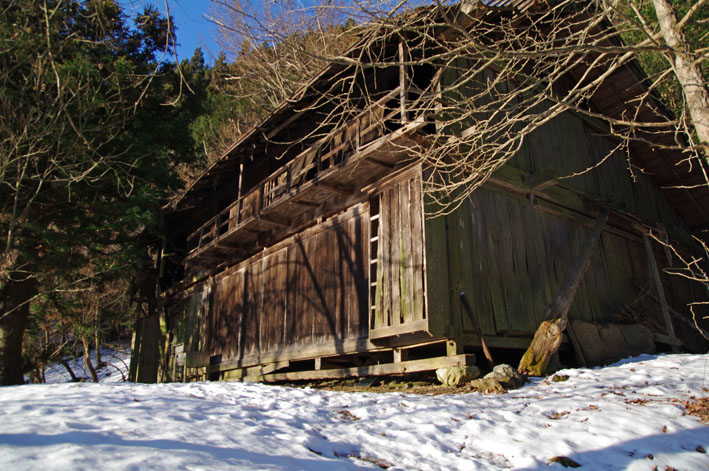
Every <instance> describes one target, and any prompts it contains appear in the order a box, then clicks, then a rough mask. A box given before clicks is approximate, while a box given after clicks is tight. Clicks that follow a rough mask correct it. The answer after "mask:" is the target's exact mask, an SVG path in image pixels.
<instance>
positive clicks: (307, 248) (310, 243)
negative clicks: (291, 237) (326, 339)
mask: <svg viewBox="0 0 709 471" xmlns="http://www.w3.org/2000/svg"><path fill="white" fill-rule="evenodd" d="M315 242H316V240H315V237H307V238H305V239H303V248H304V250H303V258H302V260H301V272H300V277H301V281H300V284H301V286H302V288H301V306H300V309H299V313H298V315H299V317H300V342H301V343H302V344H303V345H306V344H309V343H311V342H312V341H313V329H314V318H315V309H318V308H320V304H319V302H318V299H317V294H316V290H315V279H314V267H316V266H317V258H316V254H317V246H316V243H315Z"/></svg>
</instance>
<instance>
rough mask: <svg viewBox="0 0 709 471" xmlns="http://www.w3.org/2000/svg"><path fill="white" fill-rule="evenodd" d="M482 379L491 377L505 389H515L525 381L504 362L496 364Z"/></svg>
mask: <svg viewBox="0 0 709 471" xmlns="http://www.w3.org/2000/svg"><path fill="white" fill-rule="evenodd" d="M483 379H493V380H495V381H497V382H498V383H500V385H501V386H502V387H503V388H505V389H516V388H518V387H520V386H522V385H523V384H524V383H525V382H526V381H527V380H526V378H525V377H524V376H522V375H521V374H519V372H518V371H517V370H516V369H514V368H513V367H512V366H510V365H507V364H505V363H502V364H500V365H496V366H495V367H494V368H493V369H492V371H491V372H490V373H488V374H486V375H485V378H483Z"/></svg>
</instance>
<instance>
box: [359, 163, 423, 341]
mask: <svg viewBox="0 0 709 471" xmlns="http://www.w3.org/2000/svg"><path fill="white" fill-rule="evenodd" d="M416 170H417V172H416V173H415V174H414V176H412V177H408V176H407V178H404V179H403V180H401V181H399V182H395V183H392V184H391V185H389V186H388V187H387V188H386V189H385V190H384V191H382V192H381V193H379V194H378V195H377V196H375V198H378V199H379V201H378V207H379V214H378V223H377V227H378V231H377V237H378V243H377V247H378V250H377V256H376V259H375V260H376V265H377V266H376V286H375V289H374V293H373V295H374V299H373V300H372V301H373V311H372V318H371V328H372V331H371V333H370V337H371V338H378V337H385V336H390V335H400V334H404V333H411V332H416V331H422V330H426V328H427V324H426V321H425V319H426V307H425V293H424V270H423V267H424V232H423V220H424V219H423V199H422V186H421V175H420V169H416Z"/></svg>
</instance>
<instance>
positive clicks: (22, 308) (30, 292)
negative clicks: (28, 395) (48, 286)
mask: <svg viewBox="0 0 709 471" xmlns="http://www.w3.org/2000/svg"><path fill="white" fill-rule="evenodd" d="M13 275H15V276H18V275H16V274H14V273H13ZM19 276H24V275H22V274H21V275H19ZM36 294H37V284H36V282H35V279H34V278H33V277H31V276H29V277H25V278H22V279H12V278H10V279H9V280H8V281H7V282H6V283H5V287H4V289H3V290H2V293H1V294H0V296H2V308H3V309H2V311H1V313H0V384H1V385H3V386H6V385H11V384H24V382H25V380H24V377H23V370H24V363H23V359H22V340H23V338H24V335H25V327H26V326H27V318H28V317H29V315H30V303H29V300H30V299H32V298H33V297H34V296H35V295H36Z"/></svg>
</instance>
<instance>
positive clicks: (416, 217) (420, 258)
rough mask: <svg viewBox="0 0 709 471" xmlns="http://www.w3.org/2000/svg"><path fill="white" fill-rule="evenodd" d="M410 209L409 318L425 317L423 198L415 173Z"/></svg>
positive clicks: (410, 185) (411, 183) (418, 179)
mask: <svg viewBox="0 0 709 471" xmlns="http://www.w3.org/2000/svg"><path fill="white" fill-rule="evenodd" d="M409 188H410V203H411V206H410V207H411V210H410V212H409V223H410V228H411V229H410V230H411V261H412V264H411V289H412V290H413V302H412V317H411V320H413V321H416V320H421V319H423V318H424V317H425V306H424V302H425V296H424V287H423V280H424V273H423V267H424V245H423V243H424V242H423V199H422V195H421V177H420V175H417V177H416V178H414V179H412V180H411V182H410V183H409Z"/></svg>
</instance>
